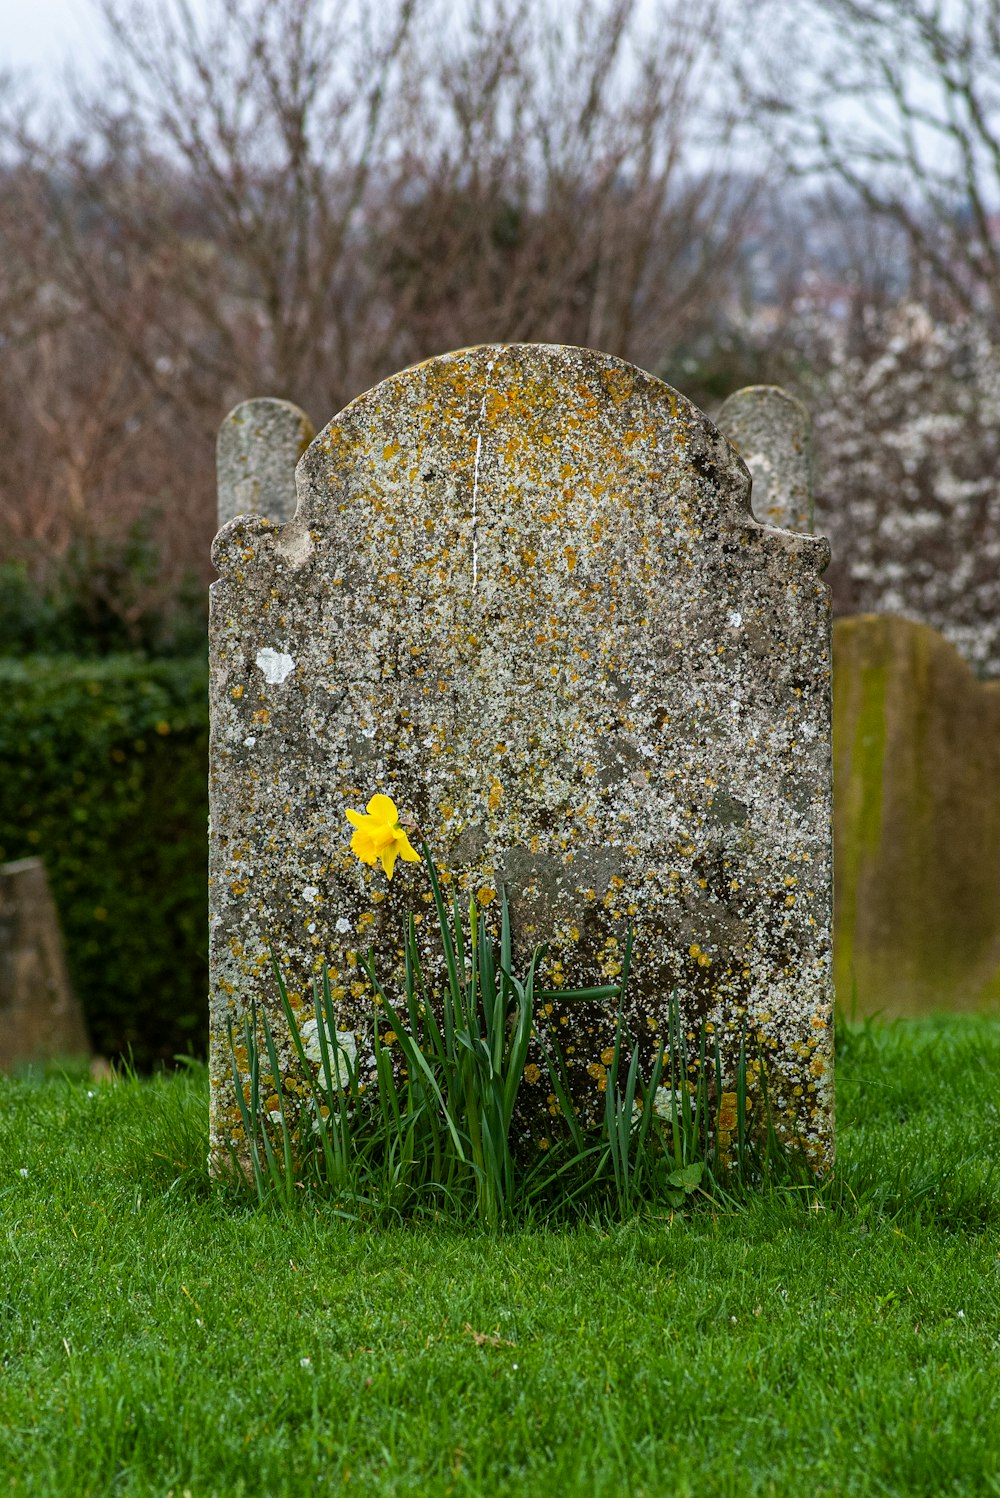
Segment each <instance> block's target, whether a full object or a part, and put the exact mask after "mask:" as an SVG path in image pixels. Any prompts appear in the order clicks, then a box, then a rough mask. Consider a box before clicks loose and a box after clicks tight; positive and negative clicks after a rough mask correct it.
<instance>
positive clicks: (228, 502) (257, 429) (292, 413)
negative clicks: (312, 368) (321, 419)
mask: <svg viewBox="0 0 1000 1498" xmlns="http://www.w3.org/2000/svg"><path fill="white" fill-rule="evenodd" d="M315 435H316V432H315V428H314V427H313V424H312V422H311V421H310V420H309V417H308V416H307V415H306V414H305V412H304V411H300V410H299V408H298V406H293V405H292V404H291V402H290V401H279V400H272V399H271V398H270V397H269V396H262V397H260V398H259V399H257V400H250V401H243V402H242V404H241V405H239V406H237V407H236V409H235V410H233V411H230V413H229V415H228V416H227V417H226V419H225V421H224V422H223V423H222V426H221V427H220V428H219V440H218V445H217V448H216V472H217V476H218V494H219V506H218V513H219V528H220V529H221V528H222V526H224V525H225V524H226V523H227V521H230V520H232V519H233V518H234V516H236V515H268V516H269V517H270V518H271V519H272V520H291V518H292V516H293V515H294V514H295V465H296V463H297V462H298V461H299V459H300V458H301V456H302V454H303V453H304V452H305V450H306V448H307V447H308V446H309V444H310V442H311V441H312V439H313V437H314V436H315Z"/></svg>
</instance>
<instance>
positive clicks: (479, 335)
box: [0, 0, 761, 564]
mask: <svg viewBox="0 0 1000 1498" xmlns="http://www.w3.org/2000/svg"><path fill="white" fill-rule="evenodd" d="M96 3H97V8H98V10H99V12H100V15H101V18H102V20H103V24H104V25H105V27H106V28H107V32H108V36H109V38H110V41H111V48H110V58H111V61H110V64H109V69H108V72H107V75H106V76H105V77H104V78H103V79H102V81H101V84H100V86H99V87H98V88H96V89H95V88H87V87H85V86H84V85H78V86H77V88H76V90H75V92H74V94H73V95H72V97H71V99H70V103H69V108H68V114H67V115H66V116H65V117H64V119H63V122H62V125H61V126H60V127H58V128H57V127H55V126H53V125H52V124H51V123H50V122H49V121H48V120H45V119H42V120H40V121H38V122H36V123H34V124H32V123H31V122H30V121H29V120H27V119H26V117H25V116H24V115H23V114H16V113H11V112H8V113H7V116H6V119H5V121H4V123H3V134H2V137H0V144H2V146H3V160H4V162H5V163H6V173H7V183H6V188H7V190H6V191H5V193H4V197H3V200H2V203H0V262H2V263H0V315H2V316H3V318H4V323H5V327H6V328H7V330H8V331H7V334H6V336H7V337H8V340H13V342H10V341H9V342H8V347H9V348H13V347H14V345H15V344H16V348H17V351H18V352H17V355H16V357H13V356H12V357H11V358H9V359H8V360H7V362H6V364H5V366H4V368H3V369H2V370H0V384H3V382H6V387H5V389H3V390H0V402H3V404H5V405H6V406H7V408H8V410H9V411H10V412H11V413H13V412H14V410H16V409H21V410H22V411H27V412H30V413H31V414H30V416H28V417H27V418H26V420H24V421H22V423H21V429H22V430H24V429H25V428H27V430H28V431H30V436H29V435H27V433H26V435H25V436H24V440H18V441H15V442H14V444H13V450H8V453H7V456H6V457H5V458H0V501H2V508H3V512H4V515H5V517H6V518H5V521H4V526H5V529H6V531H7V536H8V540H9V541H10V542H11V543H12V544H14V543H15V542H18V540H19V538H21V539H23V538H25V537H30V536H34V537H36V538H37V539H38V540H39V541H45V540H46V539H47V540H48V541H49V542H50V543H51V544H52V545H58V544H59V538H60V537H65V535H66V534H67V533H68V532H69V531H70V530H72V529H73V528H74V527H76V528H77V529H79V527H80V526H81V525H84V524H86V525H89V526H91V527H97V528H100V527H102V526H104V527H105V528H107V527H109V526H110V527H112V528H114V527H116V526H117V527H120V526H121V524H122V520H123V517H126V516H128V515H131V514H133V513H141V512H142V511H143V507H144V506H148V505H150V504H154V503H158V505H159V508H160V511H161V512H162V515H163V523H162V525H161V535H162V539H163V544H164V545H165V547H166V549H167V551H168V552H170V551H172V553H173V554H174V555H175V556H176V558H177V560H178V564H180V561H181V560H182V559H183V560H185V561H186V562H190V561H192V560H193V559H194V558H196V557H199V556H202V555H204V554H205V553H206V552H207V541H208V537H209V535H210V530H211V513H212V504H211V497H210V496H211V473H212V457H211V443H212V440H213V434H214V430H215V428H216V426H217V424H218V422H219V420H220V419H221V417H222V416H223V415H224V414H225V411H226V410H227V409H228V408H229V407H230V406H231V405H233V404H234V403H235V402H236V401H237V400H239V399H242V398H244V397H246V396H249V395H252V394H260V393H271V394H276V395H282V396H286V397H288V398H290V399H293V400H296V401H298V402H299V403H300V404H301V405H303V406H304V407H305V408H306V409H307V410H308V411H309V412H310V414H311V415H312V416H313V417H314V419H316V420H320V421H322V420H325V419H327V418H328V417H329V416H330V415H332V414H333V413H334V412H335V411H336V410H337V409H339V408H340V407H341V406H342V405H343V404H344V403H345V402H346V401H347V400H349V399H350V398H351V397H353V396H354V395H355V394H356V393H358V392H359V391H361V390H363V389H365V388H367V387H368V386H369V385H371V384H372V383H373V382H375V381H377V380H378V379H380V378H383V377H384V376H385V375H387V374H389V373H391V372H392V371H393V370H394V369H396V368H399V367H401V366H403V365H405V364H407V363H409V362H412V361H413V360H415V359H419V358H424V357H427V356H429V355H431V354H434V353H437V352H441V351H443V350H444V349H446V348H449V347H455V346H460V345H463V344H468V343H472V342H478V341H492V340H498V341H510V340H518V339H543V340H547V339H551V340H557V341H564V342H578V343H585V344H592V345H595V346H598V347H602V348H604V349H607V350H609V351H610V352H614V353H619V354H622V355H624V356H627V357H630V358H632V359H634V360H636V361H637V362H639V363H641V364H646V365H649V366H656V367H662V366H663V363H664V358H665V356H666V355H667V354H668V353H669V350H670V349H671V348H673V347H676V346H677V345H678V344H679V343H680V342H681V341H683V340H684V339H685V338H687V337H689V336H690V335H691V333H692V331H693V330H696V329H698V328H704V327H710V326H711V324H712V320H713V318H715V317H717V316H718V311H719V307H720V305H721V304H722V303H723V302H724V300H725V297H726V296H727V294H728V292H729V289H730V286H731V272H732V270H733V268H734V266H735V264H736V262H737V260H738V256H739V251H740V244H741V236H742V233H743V229H744V227H745V224H746V221H747V215H748V213H749V211H750V209H751V206H752V204H753V201H754V198H755V193H756V190H757V187H758V184H759V180H760V176H761V172H760V171H757V172H754V173H751V172H748V171H747V170H746V169H745V168H744V169H743V170H741V171H739V172H736V171H734V170H733V169H732V144H733V140H734V132H735V127H736V123H737V118H736V113H735V111H734V109H733V107H732V102H731V100H730V99H729V97H728V96H727V93H726V87H725V82H724V80H723V79H722V76H721V71H720V70H719V69H718V66H717V61H716V59H717V47H718V41H719V36H720V32H721V28H722V25H723V20H724V14H723V11H722V9H721V6H722V4H723V0H710V3H709V4H708V5H707V6H705V7H703V8H702V10H701V11H700V13H699V14H698V16H697V18H696V19H695V18H693V17H692V15H691V13H690V9H689V8H688V7H685V6H684V5H683V4H682V3H681V0H658V3H656V4H655V5H653V6H649V5H640V4H638V3H637V0H576V3H573V4H572V5H564V6H559V7H555V6H552V7H547V6H539V5H537V4H534V3H529V0H489V3H487V0H467V3H464V4H460V5H455V4H449V3H447V0H344V3H333V0H210V3H209V4H208V5H207V6H199V7H197V8H196V7H195V6H194V5H193V4H191V3H190V0H162V3H155V4H154V3H152V0H96ZM11 419H13V415H12V418H11ZM172 430H174V431H175V440H174V443H173V449H174V452H173V471H172V470H171V453H170V448H171V439H170V435H169V434H170V432H171V431H172ZM69 433H72V437H71V438H70V436H69V435H68V434H69ZM177 434H182V436H181V437H180V440H179V441H178V440H176V435H177ZM22 449H23V451H21V450H22ZM182 449H183V450H182ZM19 453H20V456H19ZM29 453H30V456H29ZM32 471H33V473H34V479H33V480H32V481H31V482H27V483H26V479H25V476H26V474H28V473H30V472H32ZM144 475H145V476H144ZM11 517H13V518H11ZM171 526H172V527H173V531H172V532H171Z"/></svg>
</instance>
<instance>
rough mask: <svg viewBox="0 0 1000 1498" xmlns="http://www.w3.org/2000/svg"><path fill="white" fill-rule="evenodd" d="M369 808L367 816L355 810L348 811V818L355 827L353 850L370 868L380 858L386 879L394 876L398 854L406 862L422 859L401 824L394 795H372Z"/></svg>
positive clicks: (352, 840)
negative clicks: (411, 844) (411, 845)
mask: <svg viewBox="0 0 1000 1498" xmlns="http://www.w3.org/2000/svg"><path fill="white" fill-rule="evenodd" d="M366 809H367V813H368V814H367V816H366V815H365V813H364V812H360V811H354V810H350V811H348V813H347V820H348V821H349V822H350V824H351V826H352V827H353V828H354V829H355V831H354V836H353V837H352V838H351V852H352V853H356V854H357V856H358V857H359V858H360V859H361V862H362V863H366V864H368V865H369V867H370V868H374V867H375V865H376V864H377V863H378V861H379V859H381V860H382V867H383V869H384V870H385V877H386V878H387V879H391V878H392V871H393V869H394V867H395V865H396V859H397V857H398V858H401V859H403V861H404V863H419V862H420V854H419V853H416V852H415V851H414V850H413V848H411V847H410V840H409V838H408V837H407V835H406V833H405V832H404V831H403V829H402V827H400V825H399V813H398V812H397V810H396V804H395V802H394V801H393V800H392V797H391V796H373V797H372V798H371V800H370V801H369V803H368V806H367V808H366Z"/></svg>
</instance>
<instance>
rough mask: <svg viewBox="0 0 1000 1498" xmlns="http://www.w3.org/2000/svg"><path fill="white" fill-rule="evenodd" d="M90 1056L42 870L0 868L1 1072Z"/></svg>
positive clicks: (29, 864)
mask: <svg viewBox="0 0 1000 1498" xmlns="http://www.w3.org/2000/svg"><path fill="white" fill-rule="evenodd" d="M89 1055H90V1041H89V1039H88V1037H87V1030H86V1026H85V1025H84V1022H83V1015H82V1014H81V1012H80V1006H79V1004H78V1003H77V1001H76V998H75V997H74V994H73V990H72V988H71V987H70V981H69V974H68V972H67V970H66V959H65V956H64V955H63V945H62V934H61V932H60V930H59V917H58V915H57V914H56V908H55V905H54V903H53V900H52V896H51V894H50V893H49V885H48V880H47V879H46V877H45V865H44V864H43V862H42V860H41V859H40V858H22V859H20V860H18V861H17V862H16V863H5V864H3V865H0V1071H9V1070H10V1069H11V1068H12V1067H14V1066H18V1065H25V1064H31V1063H35V1062H42V1061H51V1060H56V1059H62V1058H69V1057H79V1056H89Z"/></svg>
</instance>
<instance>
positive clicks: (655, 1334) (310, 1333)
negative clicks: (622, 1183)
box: [0, 1020, 1000, 1498]
mask: <svg viewBox="0 0 1000 1498" xmlns="http://www.w3.org/2000/svg"><path fill="white" fill-rule="evenodd" d="M838 1064H839V1073H838V1107H839V1114H840V1135H839V1163H838V1169H837V1179H836V1180H835V1182H834V1183H833V1185H832V1186H831V1187H830V1188H828V1189H827V1190H826V1192H825V1193H824V1194H823V1195H822V1196H817V1195H816V1194H815V1193H799V1194H797V1195H796V1194H789V1193H786V1194H772V1195H768V1196H762V1197H757V1198H755V1199H752V1200H750V1201H749V1202H748V1203H747V1204H746V1205H745V1206H743V1207H741V1208H739V1209H734V1210H729V1211H722V1210H718V1209H713V1208H712V1207H710V1206H702V1207H700V1208H699V1209H697V1210H695V1211H694V1212H692V1213H689V1214H688V1215H686V1216H675V1217H673V1219H672V1220H671V1219H669V1218H666V1217H664V1218H661V1219H659V1220H647V1221H635V1222H629V1223H625V1224H623V1225H617V1226H603V1227H601V1226H597V1225H594V1224H590V1225H582V1226H579V1227H576V1228H573V1229H561V1230H558V1231H549V1230H541V1229H539V1230H533V1231H522V1232H518V1233H512V1234H509V1235H507V1236H504V1237H500V1238H490V1237H489V1236H487V1235H485V1234H479V1233H475V1232H459V1231H456V1230H453V1229H449V1228H443V1227H440V1226H433V1225H428V1226H423V1227H419V1228H410V1229H405V1228H397V1229H393V1230H391V1231H382V1232H373V1231H366V1230H362V1229H359V1228H356V1227H354V1226H352V1225H351V1224H348V1223H344V1222H342V1221H338V1220H336V1219H334V1218H332V1217H330V1216H329V1215H324V1214H323V1213H316V1212H315V1211H308V1212H305V1211H304V1212H303V1213H302V1214H300V1215H297V1216H293V1217H281V1216H279V1215H277V1214H276V1213H274V1212H261V1211H258V1210H257V1209H256V1208H251V1207H249V1206H246V1205H241V1204H239V1203H237V1202H235V1201H234V1200H233V1199H232V1198H231V1197H227V1196H224V1195H222V1194H220V1193H218V1192H216V1193H210V1192H209V1190H208V1189H207V1183H206V1181H205V1174H204V1163H203V1162H204V1157H205V1152H206V1129H205V1113H206V1083H205V1077H204V1075H203V1073H201V1072H200V1071H199V1072H195V1073H184V1074H181V1075H178V1076H173V1077H170V1078H167V1079H162V1080H159V1081H154V1082H141V1083H140V1082H119V1083H116V1084H114V1085H107V1086H95V1085H94V1084H93V1083H88V1082H85V1081H84V1082H79V1081H72V1082H70V1081H65V1080H59V1079H55V1080H53V1079H48V1080H42V1081H39V1080H35V1081H32V1080H31V1079H23V1080H18V1081H4V1082H3V1083H2V1084H0V1224H2V1250H0V1253H2V1266H3V1271H2V1285H0V1304H2V1313H0V1314H2V1320H0V1358H2V1366H0V1491H9V1492H11V1493H17V1494H22V1493H23V1494H45V1495H61V1494H68V1495H69V1494H71V1495H74V1498H76V1495H81V1498H82V1495H88V1494H104V1493H109V1494H110V1493H115V1494H119V1493H128V1494H157V1495H167V1494H172V1495H173V1498H182V1495H183V1494H185V1493H188V1494H190V1495H191V1498H207V1495H210V1494H218V1495H220V1498H221V1495H230V1494H233V1495H235V1494H248V1495H249V1494H284V1493H288V1494H296V1495H300V1494H305V1493H319V1492H329V1491H332V1490H338V1489H339V1488H340V1487H343V1488H344V1490H345V1491H346V1492H348V1493H351V1492H356V1493H359V1494H382V1493H414V1494H418V1493H419V1494H424V1493H430V1494H438V1493H441V1494H444V1493H454V1494H462V1495H471V1494H477V1495H478V1494H483V1495H489V1498H499V1495H501V1494H513V1493H517V1494H536V1493H537V1494H554V1495H557V1498H561V1495H563V1494H581V1495H583V1494H586V1495H604V1494H607V1495H614V1498H622V1495H639V1494H646V1495H660V1494H663V1495H675V1494H686V1493H691V1494H698V1495H702V1494H714V1493H723V1494H730V1493H731V1494H733V1495H739V1498H745V1495H749V1494H754V1493H775V1494H794V1495H812V1494H860V1493H865V1494H867V1493H872V1494H890V1493H899V1494H922V1493H926V1494H935V1495H938V1494H947V1493H986V1494H997V1495H1000V1379H998V1371H1000V1178H998V1177H997V1176H995V1175H994V1174H993V1172H992V1169H991V1165H990V1160H991V1158H994V1159H995V1158H996V1156H997V1147H998V1145H997V1141H998V1135H1000V1128H998V1125H1000V1116H998V1114H1000V1085H998V1083H1000V1024H996V1023H992V1024H991V1023H989V1022H986V1021H976V1020H949V1021H942V1022H940V1023H933V1022H909V1023H907V1022H902V1023H900V1024H897V1025H894V1026H891V1027H888V1028H886V1029H884V1030H880V1029H877V1028H869V1029H863V1030H862V1029H852V1030H846V1031H845V1032H843V1033H842V1035H841V1042H840V1054H839V1058H838Z"/></svg>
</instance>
